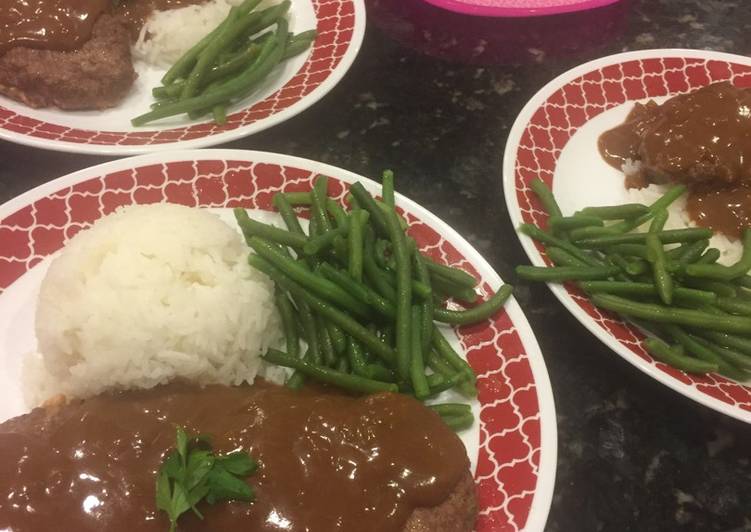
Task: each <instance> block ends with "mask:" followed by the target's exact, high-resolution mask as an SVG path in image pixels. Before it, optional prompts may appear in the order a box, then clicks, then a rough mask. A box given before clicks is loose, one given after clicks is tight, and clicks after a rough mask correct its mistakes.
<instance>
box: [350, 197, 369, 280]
mask: <svg viewBox="0 0 751 532" xmlns="http://www.w3.org/2000/svg"><path fill="white" fill-rule="evenodd" d="M368 218H370V214H369V213H368V212H367V211H363V210H362V209H355V210H353V211H352V214H351V216H350V221H349V238H348V239H347V244H348V255H347V258H348V260H347V270H348V271H349V275H350V276H351V277H352V278H353V279H355V280H356V281H358V282H359V281H362V269H363V227H364V226H365V224H366V223H367V222H368Z"/></svg>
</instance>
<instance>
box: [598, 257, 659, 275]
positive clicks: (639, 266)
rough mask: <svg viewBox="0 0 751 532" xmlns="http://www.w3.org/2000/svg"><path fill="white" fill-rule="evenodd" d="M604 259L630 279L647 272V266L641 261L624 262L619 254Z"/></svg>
mask: <svg viewBox="0 0 751 532" xmlns="http://www.w3.org/2000/svg"><path fill="white" fill-rule="evenodd" d="M606 258H607V259H608V260H609V261H610V262H611V263H613V264H614V265H616V266H618V267H619V268H620V269H621V270H623V271H624V272H626V273H627V274H628V275H630V276H631V277H636V276H638V275H642V274H644V273H646V272H647V270H648V269H649V264H648V263H647V262H645V261H643V260H641V259H635V260H626V259H625V258H624V257H623V256H622V255H621V254H620V253H610V254H608V255H606Z"/></svg>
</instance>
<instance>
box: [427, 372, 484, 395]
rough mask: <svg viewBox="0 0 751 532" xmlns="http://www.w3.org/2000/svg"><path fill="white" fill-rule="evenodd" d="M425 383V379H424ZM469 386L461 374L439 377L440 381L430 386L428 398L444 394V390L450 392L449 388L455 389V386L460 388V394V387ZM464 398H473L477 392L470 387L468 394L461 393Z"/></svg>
mask: <svg viewBox="0 0 751 532" xmlns="http://www.w3.org/2000/svg"><path fill="white" fill-rule="evenodd" d="M425 380H426V381H427V378H426V379H425ZM467 384H470V386H471V383H469V381H468V380H466V377H465V376H464V375H462V374H461V373H455V374H454V375H453V376H452V377H449V378H445V377H443V376H441V380H439V381H438V382H436V383H434V384H433V386H430V392H429V395H428V397H435V396H436V395H438V394H440V393H442V392H445V391H446V390H450V389H451V388H455V387H457V386H459V387H460V393H462V392H461V387H463V386H465V385H467ZM462 394H463V395H465V396H466V397H474V396H475V395H477V390H476V389H475V388H474V386H472V387H471V392H469V393H462Z"/></svg>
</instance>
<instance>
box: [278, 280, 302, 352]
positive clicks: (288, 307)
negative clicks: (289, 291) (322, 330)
mask: <svg viewBox="0 0 751 532" xmlns="http://www.w3.org/2000/svg"><path fill="white" fill-rule="evenodd" d="M274 299H275V301H276V308H277V309H279V316H280V317H281V318H282V329H283V330H284V338H285V342H286V345H287V353H289V355H290V356H294V357H296V356H298V355H299V354H300V338H298V336H297V329H296V328H295V321H296V320H295V311H294V309H293V308H292V303H290V300H289V298H288V297H287V296H286V295H285V294H283V293H282V292H280V291H277V293H276V295H275V298H274Z"/></svg>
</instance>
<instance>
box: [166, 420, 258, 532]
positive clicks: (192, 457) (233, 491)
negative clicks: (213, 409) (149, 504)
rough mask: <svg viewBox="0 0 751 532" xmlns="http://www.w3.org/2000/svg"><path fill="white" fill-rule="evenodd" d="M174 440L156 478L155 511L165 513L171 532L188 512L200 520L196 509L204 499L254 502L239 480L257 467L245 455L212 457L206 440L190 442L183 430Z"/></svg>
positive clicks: (241, 452) (251, 490)
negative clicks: (156, 509)
mask: <svg viewBox="0 0 751 532" xmlns="http://www.w3.org/2000/svg"><path fill="white" fill-rule="evenodd" d="M176 439H177V445H176V447H175V449H174V450H172V451H170V453H169V454H168V455H167V457H166V458H165V459H164V462H162V466H161V467H160V468H159V472H158V473H157V477H156V507H157V508H158V509H160V510H163V511H165V512H167V515H168V516H169V520H170V528H169V530H170V532H174V531H175V528H176V527H177V519H178V518H179V517H180V516H181V515H182V514H184V513H185V512H187V511H188V510H192V511H193V513H195V514H196V515H197V516H198V517H200V518H201V519H203V515H201V512H199V511H198V508H196V505H197V504H198V502H199V501H201V500H203V499H205V500H206V502H208V503H209V504H214V503H215V502H218V501H223V500H240V501H248V502H249V501H252V500H253V489H252V488H251V487H250V486H248V485H247V484H246V483H245V481H244V480H243V478H242V477H247V476H250V475H252V474H253V473H254V472H255V470H256V468H257V464H256V462H255V460H253V459H252V458H251V457H250V456H249V455H248V454H247V453H245V452H243V451H234V452H231V453H229V454H214V452H213V451H212V449H211V444H210V442H209V440H208V438H207V437H205V436H194V437H192V438H189V437H188V435H187V434H186V433H185V430H183V428H182V427H177V437H176Z"/></svg>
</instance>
